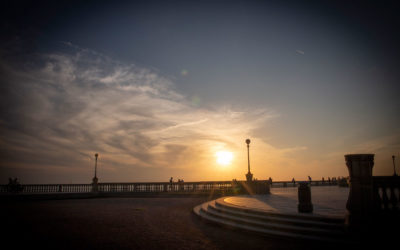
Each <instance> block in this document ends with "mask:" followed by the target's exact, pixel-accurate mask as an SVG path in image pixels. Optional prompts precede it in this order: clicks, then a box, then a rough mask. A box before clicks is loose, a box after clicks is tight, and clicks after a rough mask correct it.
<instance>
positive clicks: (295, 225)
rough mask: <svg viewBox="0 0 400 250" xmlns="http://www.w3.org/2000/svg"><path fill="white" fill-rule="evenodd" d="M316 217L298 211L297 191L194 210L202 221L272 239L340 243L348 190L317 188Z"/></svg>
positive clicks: (208, 204)
mask: <svg viewBox="0 0 400 250" xmlns="http://www.w3.org/2000/svg"><path fill="white" fill-rule="evenodd" d="M311 193H312V199H313V203H314V212H313V213H299V212H298V211H297V188H277V189H272V190H271V194H268V195H252V196H250V195H241V196H229V197H222V198H219V199H217V200H214V201H208V202H205V203H203V204H201V205H198V206H196V207H194V209H193V211H194V213H195V214H197V215H198V216H200V217H201V218H202V219H204V220H206V221H208V222H212V223H216V224H221V225H224V226H228V227H231V228H237V229H242V230H247V231H252V232H256V233H260V234H264V235H269V236H272V237H283V238H291V239H298V240H312V241H316V240H317V241H330V242H341V241H346V240H347V238H348V237H347V234H346V230H345V225H344V219H345V213H346V210H345V204H346V201H347V195H348V189H347V188H344V189H341V188H339V187H337V186H336V187H315V188H312V190H311Z"/></svg>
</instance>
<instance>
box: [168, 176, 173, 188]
mask: <svg viewBox="0 0 400 250" xmlns="http://www.w3.org/2000/svg"><path fill="white" fill-rule="evenodd" d="M173 179H174V178H172V177H171V178H170V179H169V185H170V186H171V191H172V183H173V181H174V180H173Z"/></svg>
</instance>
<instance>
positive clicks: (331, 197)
mask: <svg viewBox="0 0 400 250" xmlns="http://www.w3.org/2000/svg"><path fill="white" fill-rule="evenodd" d="M271 193H272V195H254V196H249V195H242V196H233V197H227V198H225V199H224V201H225V202H227V203H230V204H233V205H237V206H241V207H246V208H250V209H251V208H254V209H259V210H265V211H272V212H276V213H289V214H299V213H298V212H297V203H298V197H297V188H291V187H288V188H272V189H271ZM348 194H349V188H341V187H338V186H323V187H322V186H321V187H312V189H311V197H312V198H311V200H312V203H313V207H314V211H313V213H312V215H319V216H330V217H340V218H344V217H345V214H346V201H347V197H348ZM299 215H301V214H299ZM308 215H310V214H308Z"/></svg>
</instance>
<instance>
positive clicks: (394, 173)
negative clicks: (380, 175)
mask: <svg viewBox="0 0 400 250" xmlns="http://www.w3.org/2000/svg"><path fill="white" fill-rule="evenodd" d="M394 158H395V156H394V155H392V160H393V176H397V174H396V164H395V160H394Z"/></svg>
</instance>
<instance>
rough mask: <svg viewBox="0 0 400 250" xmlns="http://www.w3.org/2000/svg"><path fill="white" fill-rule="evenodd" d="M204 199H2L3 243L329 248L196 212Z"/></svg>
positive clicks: (74, 246)
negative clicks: (269, 234)
mask: <svg viewBox="0 0 400 250" xmlns="http://www.w3.org/2000/svg"><path fill="white" fill-rule="evenodd" d="M204 201H206V200H205V199H204V198H99V199H77V200H50V201H19V202H7V203H4V202H1V203H0V219H1V226H2V229H3V231H5V232H3V233H2V234H1V236H2V237H1V238H2V240H1V244H2V245H5V244H9V245H10V246H11V248H10V249H24V248H28V247H29V248H30V249H34V248H36V247H38V248H39V249H321V247H323V249H327V246H318V245H314V244H312V243H302V242H293V241H288V240H286V239H276V238H267V237H264V236H258V235H253V234H250V233H247V232H243V231H235V230H231V229H227V228H223V227H220V226H217V225H212V224H208V223H205V222H204V221H202V220H200V218H198V217H197V216H195V215H194V214H193V213H192V208H193V207H194V206H196V205H198V204H200V203H202V202H204ZM4 229H5V230H4ZM334 248H335V249H337V248H336V247H334Z"/></svg>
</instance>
